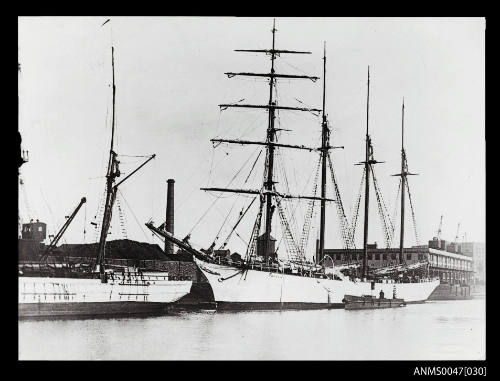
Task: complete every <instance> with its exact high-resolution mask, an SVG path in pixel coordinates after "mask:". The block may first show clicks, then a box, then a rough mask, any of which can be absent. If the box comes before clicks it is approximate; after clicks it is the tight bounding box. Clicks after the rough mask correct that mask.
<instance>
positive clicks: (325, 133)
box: [317, 43, 330, 263]
mask: <svg viewBox="0 0 500 381" xmlns="http://www.w3.org/2000/svg"><path fill="white" fill-rule="evenodd" d="M325 100H326V43H325V44H324V46H323V118H322V123H321V198H322V200H321V220H320V234H319V253H318V254H319V256H318V261H317V262H318V263H320V262H321V261H322V260H323V258H324V256H325V211H326V201H325V197H326V158H327V156H328V151H329V148H330V147H329V145H330V143H329V139H330V130H329V128H328V122H327V120H326V113H325Z"/></svg>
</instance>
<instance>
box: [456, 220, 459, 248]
mask: <svg viewBox="0 0 500 381" xmlns="http://www.w3.org/2000/svg"><path fill="white" fill-rule="evenodd" d="M459 231H460V222H459V223H458V226H457V234H455V243H458V233H459Z"/></svg>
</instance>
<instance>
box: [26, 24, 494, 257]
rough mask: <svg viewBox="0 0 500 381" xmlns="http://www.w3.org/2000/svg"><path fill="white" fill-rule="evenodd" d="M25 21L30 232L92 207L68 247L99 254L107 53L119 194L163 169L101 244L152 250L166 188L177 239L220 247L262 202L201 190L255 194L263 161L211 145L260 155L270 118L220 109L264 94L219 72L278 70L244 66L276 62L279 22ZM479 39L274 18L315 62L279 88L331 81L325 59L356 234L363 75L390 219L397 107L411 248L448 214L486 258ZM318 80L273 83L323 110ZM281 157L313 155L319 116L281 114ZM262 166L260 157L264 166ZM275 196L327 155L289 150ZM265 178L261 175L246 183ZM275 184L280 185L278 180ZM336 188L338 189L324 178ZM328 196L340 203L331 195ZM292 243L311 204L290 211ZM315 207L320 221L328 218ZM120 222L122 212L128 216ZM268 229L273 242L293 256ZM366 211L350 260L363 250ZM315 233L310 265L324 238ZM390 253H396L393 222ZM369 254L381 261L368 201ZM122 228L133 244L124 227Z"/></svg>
mask: <svg viewBox="0 0 500 381" xmlns="http://www.w3.org/2000/svg"><path fill="white" fill-rule="evenodd" d="M108 18H109V17H106V16H103V17H20V18H19V19H18V47H19V49H18V62H19V63H20V65H21V72H20V73H18V79H19V131H20V132H21V135H22V139H23V143H22V145H23V149H24V150H28V151H29V162H28V163H27V164H25V165H23V166H22V167H21V171H20V178H21V179H22V181H23V185H21V186H20V188H19V189H20V190H19V213H20V217H21V220H22V221H28V220H29V219H39V220H41V221H44V222H46V223H47V224H48V231H49V234H55V233H56V232H57V230H58V229H59V228H60V227H61V226H62V224H63V223H64V218H65V216H67V215H69V214H70V213H71V212H72V211H73V210H74V208H75V207H76V206H77V205H78V203H79V200H80V199H81V197H83V196H85V197H86V198H87V203H86V204H85V205H84V207H82V209H81V210H80V211H79V213H78V215H77V216H76V218H75V219H74V221H73V222H72V224H71V226H70V227H69V228H68V230H67V231H66V233H65V235H64V237H63V239H62V240H61V243H82V242H86V243H90V242H96V240H97V237H98V231H96V229H95V228H94V225H92V224H91V223H92V222H94V221H96V219H98V218H99V214H98V210H99V205H100V202H102V198H103V195H104V191H105V178H104V176H105V173H106V166H107V157H108V154H109V144H110V137H111V114H112V107H111V104H112V96H111V83H112V75H111V73H112V71H111V46H112V45H113V46H114V48H115V83H116V89H117V92H116V110H115V119H116V124H115V125H116V127H115V128H116V130H115V131H116V135H115V142H116V145H115V150H116V151H117V152H118V154H119V155H120V158H119V159H120V160H121V171H122V173H123V175H122V177H121V178H123V177H125V176H126V175H127V174H128V173H130V172H131V171H132V170H133V169H134V168H135V167H137V166H139V165H140V164H141V163H142V162H143V161H144V160H145V158H144V157H137V156H147V155H151V154H156V158H155V159H154V160H153V161H151V162H150V163H148V164H147V165H146V166H145V167H144V168H142V169H141V170H140V171H139V172H137V173H136V174H135V175H134V176H132V177H131V178H129V179H128V180H127V181H126V182H125V183H124V184H123V185H122V186H120V193H119V197H118V200H119V207H118V205H117V206H116V207H115V209H114V214H113V220H112V223H111V225H112V228H111V234H110V235H109V238H108V239H121V238H125V237H126V238H128V239H134V240H138V241H142V242H150V243H158V244H160V246H163V244H162V243H161V241H160V240H159V239H157V238H154V237H153V236H152V234H151V232H150V231H148V229H147V228H146V227H145V226H144V223H145V222H147V221H150V220H153V221H154V222H155V224H157V225H159V224H160V223H162V222H163V221H164V218H165V203H166V188H167V183H166V180H167V179H169V178H172V179H175V234H176V235H178V236H180V237H184V236H185V235H186V234H188V233H191V242H193V244H195V246H196V245H197V246H198V247H208V246H209V245H210V243H211V242H212V241H213V240H214V239H215V237H219V238H218V240H217V245H220V244H222V243H223V242H224V240H225V238H226V237H227V235H228V234H229V233H230V231H231V229H232V227H233V226H234V224H235V223H236V221H237V219H238V216H239V213H240V211H242V210H244V209H245V208H246V207H247V206H248V204H249V203H250V202H251V201H252V197H248V196H245V197H243V196H237V195H231V194H222V193H215V192H204V191H201V190H200V189H199V188H200V187H206V186H213V187H231V188H250V189H258V188H260V186H261V182H262V175H263V168H264V161H263V159H264V157H265V152H264V151H263V150H262V147H260V146H254V145H252V146H240V145H230V144H221V145H219V146H217V147H215V148H214V147H213V145H212V143H211V142H210V139H212V138H216V137H218V138H223V137H224V138H229V139H244V140H256V141H262V140H263V139H265V136H266V135H265V134H266V128H267V116H266V111H265V110H255V109H250V110H247V109H235V108H233V109H227V110H224V111H221V110H220V108H219V106H218V105H219V104H221V103H233V102H238V101H240V100H241V99H244V101H241V103H254V104H266V103H267V102H268V93H269V88H268V83H267V81H266V79H263V78H254V77H233V78H228V77H227V76H226V75H225V74H224V73H225V72H252V71H253V72H258V73H265V72H268V71H269V70H270V59H269V56H266V55H263V54H259V53H241V52H235V51H234V50H235V49H269V48H270V47H271V41H272V34H271V28H272V23H273V20H272V18H268V17H263V18H260V17H259V18H245V17H112V18H111V21H110V22H108V23H107V24H105V25H104V26H102V24H103V23H104V21H106V20H107V19H108ZM485 28H486V22H485V20H484V19H483V18H320V17H318V18H287V17H277V18H276V29H277V32H276V47H277V48H279V49H290V50H300V51H310V52H311V54H308V55H292V54H288V55H284V54H283V55H281V56H280V57H279V58H277V60H276V71H277V72H280V73H285V74H300V75H303V74H306V75H311V76H318V77H322V72H323V60H322V58H323V43H324V42H325V44H326V57H327V68H326V113H327V115H328V121H329V124H330V126H331V128H332V135H331V143H332V144H333V145H334V146H344V149H336V150H333V151H332V152H331V158H332V161H333V163H334V167H335V173H336V177H337V180H338V183H339V187H340V192H341V196H342V202H343V205H344V208H345V210H346V214H347V217H348V219H349V220H351V218H352V215H353V214H354V212H355V209H356V208H355V205H356V200H357V197H358V194H359V186H360V181H361V172H362V167H360V166H355V165H354V164H355V163H358V162H359V161H361V160H363V159H364V157H363V156H364V136H365V131H366V101H367V99H366V98H367V96H366V95H367V69H368V66H369V67H370V104H369V132H370V136H371V138H372V142H373V146H374V154H375V159H377V160H379V161H382V162H383V163H380V164H377V165H376V169H375V171H376V177H377V179H378V183H379V185H380V188H381V191H382V195H383V198H384V200H385V203H386V205H387V209H388V211H389V214H390V215H391V216H393V215H394V214H393V211H394V210H395V209H396V205H397V199H396V194H397V189H398V181H399V180H398V178H397V177H393V176H391V175H393V174H396V173H399V171H400V165H401V164H400V154H401V118H402V116H401V104H402V101H403V97H404V102H405V118H404V125H405V150H406V154H407V158H408V165H409V169H410V171H411V172H413V173H418V176H411V177H410V178H409V185H410V192H411V197H412V204H413V207H414V215H415V221H416V231H417V236H418V240H417V237H416V235H415V231H414V225H413V223H412V213H411V209H410V207H409V204H408V200H407V208H406V216H407V218H406V223H405V246H407V247H408V246H412V245H415V244H426V243H427V241H428V240H429V239H432V237H433V236H435V235H436V231H437V229H438V225H439V220H440V216H441V215H443V216H444V217H443V228H442V238H444V239H447V240H454V238H455V235H456V232H457V225H458V223H460V232H459V240H460V241H461V240H463V239H464V236H463V235H464V233H466V240H467V241H476V242H484V241H485V210H486V201H485ZM322 91H323V88H322V79H321V80H319V81H316V82H312V81H310V80H298V79H297V80H288V79H287V80H279V81H278V84H277V88H276V95H277V97H278V98H277V99H278V102H279V104H281V105H286V106H294V107H303V106H304V105H306V106H308V107H314V108H321V104H322ZM277 123H278V125H279V127H280V128H283V129H285V130H288V131H281V132H280V133H279V140H280V141H281V142H283V143H286V144H303V145H309V146H315V147H317V146H319V144H320V133H321V118H320V116H316V115H313V114H311V113H307V112H306V113H304V112H297V111H281V112H280V113H279V114H278V117H277ZM260 151H262V152H261V153H260ZM279 152H280V154H279V157H278V160H277V163H278V165H277V169H276V172H277V178H276V180H277V181H278V184H277V187H278V189H279V190H280V191H283V192H285V190H286V191H288V190H289V191H290V193H292V194H299V193H301V194H307V195H311V194H312V193H313V185H314V173H315V170H316V164H317V160H318V154H317V153H314V152H313V153H310V152H308V151H299V150H291V149H281V150H279ZM254 162H255V163H256V164H255V166H254V167H253V169H252V166H253V164H254ZM282 169H283V170H282ZM328 178H329V179H330V175H329V176H328ZM327 195H328V196H330V197H333V190H332V186H331V182H330V183H329V184H328V185H327ZM257 204H258V202H255V203H254V204H253V205H252V207H251V209H249V211H248V213H247V214H246V215H245V217H244V218H243V220H242V222H241V223H240V224H239V225H238V228H237V229H236V233H235V234H233V235H232V236H231V239H230V240H229V244H228V248H230V249H231V250H232V251H237V252H240V253H242V252H244V251H245V247H246V245H245V242H248V239H249V237H250V232H251V229H252V226H253V224H254V221H255V217H256V215H257V209H258V207H257ZM283 205H284V208H285V212H286V213H288V215H289V216H291V215H293V216H294V221H293V222H292V223H291V227H292V232H293V233H294V234H295V239H296V240H297V241H300V236H301V232H302V227H303V224H304V216H305V215H306V213H307V208H308V203H307V201H306V202H304V201H300V202H297V201H292V202H290V201H286V202H285V201H283ZM317 206H318V204H317V203H316V207H315V209H314V210H318V208H317ZM120 210H121V212H120ZM277 214H278V213H276V216H275V217H276V218H274V220H275V222H274V223H273V235H274V236H275V237H276V238H277V239H278V243H279V246H280V250H284V248H285V243H284V241H283V239H282V235H283V234H282V230H281V227H280V222H279V218H278V215H277ZM362 217H363V203H362V204H361V208H360V211H359V222H358V225H357V229H356V244H357V246H358V247H361V246H362ZM318 220H319V213H314V214H313V217H312V229H311V232H310V234H309V241H308V242H309V244H308V246H307V247H308V253H309V254H308V256H310V257H312V252H313V251H314V239H315V238H316V237H317V235H318V225H319V222H318ZM395 221H396V225H395V226H396V227H395V230H396V234H395V238H394V241H393V246H394V247H396V246H397V245H398V243H399V233H398V230H399V222H398V221H399V217H396V218H395ZM369 222H370V225H369V226H370V230H369V241H370V242H377V243H378V245H379V247H381V246H384V235H383V231H382V228H381V223H380V219H379V216H378V214H377V203H376V198H375V195H374V193H373V188H372V190H371V207H370V219H369ZM122 226H123V227H122ZM326 231H327V233H326V244H325V246H326V248H338V247H341V246H342V241H341V239H340V233H339V223H338V217H337V212H336V209H335V206H334V205H333V203H329V205H328V207H327V226H326Z"/></svg>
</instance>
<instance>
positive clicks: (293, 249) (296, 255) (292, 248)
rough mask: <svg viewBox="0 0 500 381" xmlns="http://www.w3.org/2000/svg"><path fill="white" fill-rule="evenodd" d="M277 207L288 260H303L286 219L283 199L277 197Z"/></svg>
mask: <svg viewBox="0 0 500 381" xmlns="http://www.w3.org/2000/svg"><path fill="white" fill-rule="evenodd" d="M276 205H277V206H278V214H279V217H280V223H281V228H282V230H283V234H284V236H285V246H286V251H287V254H288V259H292V260H301V259H302V256H301V254H300V251H299V248H298V246H297V243H296V242H295V239H294V238H293V234H292V232H291V230H290V225H289V224H288V220H287V219H286V216H285V213H284V211H283V207H282V205H281V197H276Z"/></svg>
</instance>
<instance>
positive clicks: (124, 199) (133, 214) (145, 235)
mask: <svg viewBox="0 0 500 381" xmlns="http://www.w3.org/2000/svg"><path fill="white" fill-rule="evenodd" d="M118 193H119V194H120V196H121V198H122V199H123V201H125V205H126V206H127V208H128V210H130V212H131V213H132V216H133V217H134V220H135V222H137V225H139V227H140V228H141V231H142V233H143V234H144V237H146V240H147V241H148V242H150V243H151V239H150V238H149V236H148V235H147V234H146V232H145V230H144V228H143V227H142V226H143V224H141V223H140V222H139V219H138V218H137V216H136V215H135V213H134V211H133V210H132V208H131V207H130V205H129V203H128V202H127V200H126V198H125V197H123V193H122V192H121V191H120V189H118Z"/></svg>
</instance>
